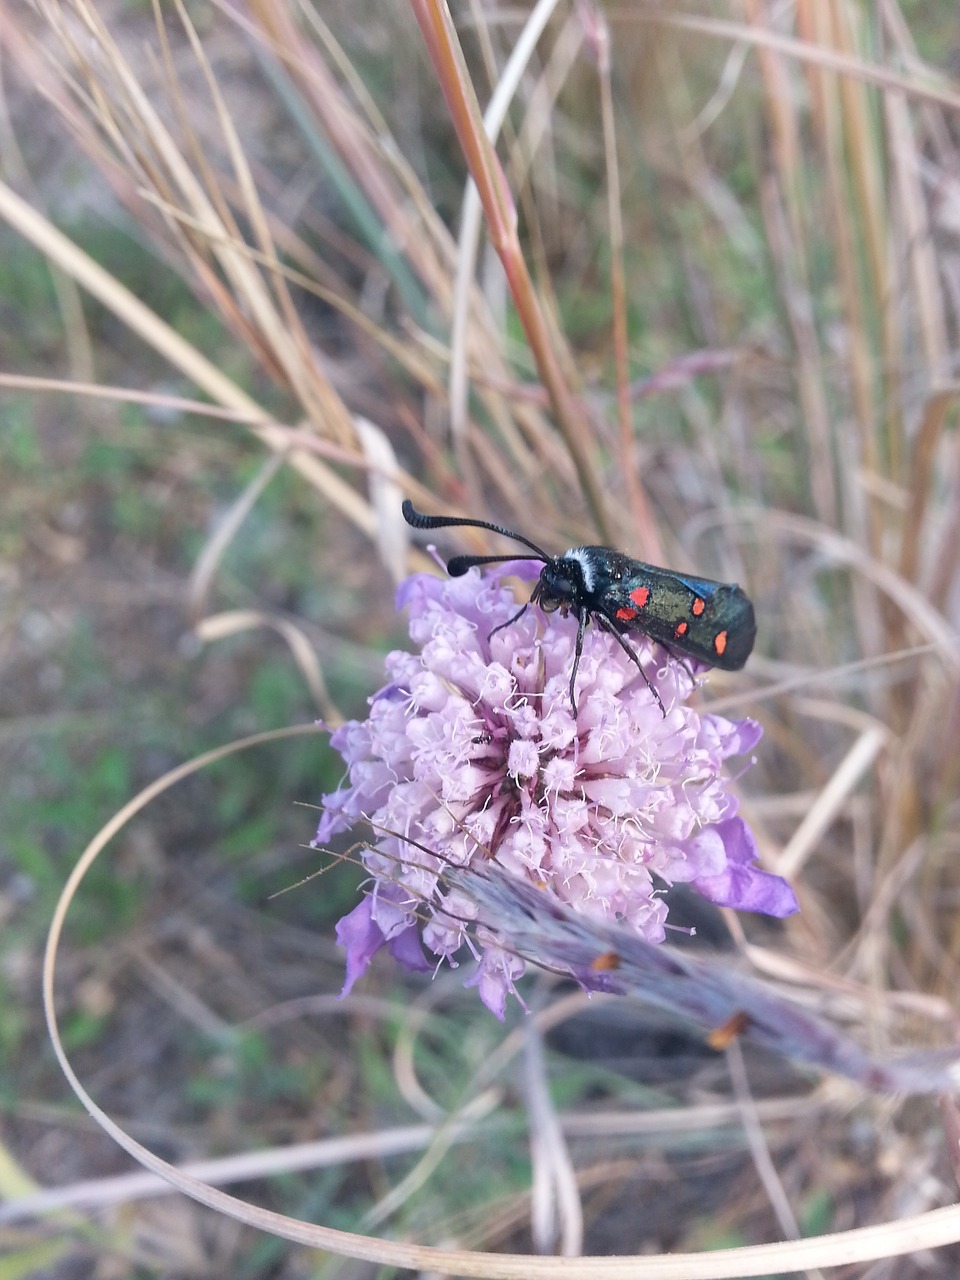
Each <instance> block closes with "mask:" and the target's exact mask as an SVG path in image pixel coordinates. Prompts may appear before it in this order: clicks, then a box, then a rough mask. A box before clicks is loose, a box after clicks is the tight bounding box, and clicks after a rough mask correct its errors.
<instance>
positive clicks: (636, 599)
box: [630, 587, 650, 609]
mask: <svg viewBox="0 0 960 1280" xmlns="http://www.w3.org/2000/svg"><path fill="white" fill-rule="evenodd" d="M630 599H631V600H632V601H633V603H634V604H635V605H636V606H637V608H638V609H642V608H643V607H644V606H645V605H646V603H647V601H648V600H649V599H650V588H649V587H634V589H633V590H632V591H631V592H630Z"/></svg>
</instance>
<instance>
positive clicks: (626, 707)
mask: <svg viewBox="0 0 960 1280" xmlns="http://www.w3.org/2000/svg"><path fill="white" fill-rule="evenodd" d="M540 567H541V566H540V565H539V564H537V563H536V562H533V561H514V562H511V563H510V564H509V565H505V566H498V567H497V569H496V571H494V572H492V573H491V572H487V573H485V574H483V575H481V574H480V573H479V571H477V570H471V571H470V572H469V573H467V574H465V575H464V576H463V577H461V578H449V579H441V578H436V577H433V576H431V575H429V574H415V575H414V576H413V577H411V578H408V579H407V581H406V582H405V583H403V584H402V585H401V587H400V589H399V592H398V595H397V604H398V607H401V608H402V607H404V606H406V607H407V608H408V609H409V612H410V637H411V639H412V640H413V642H414V644H415V645H416V646H417V648H418V650H419V652H417V653H404V652H398V651H395V652H393V653H391V654H389V655H388V656H387V660H386V666H387V672H388V675H389V683H388V684H387V685H386V686H385V687H384V688H383V689H382V690H381V691H380V692H379V693H378V694H376V695H375V696H374V697H373V698H372V699H371V703H370V714H369V716H368V718H367V719H366V720H363V721H351V722H349V723H348V724H345V725H344V726H343V727H342V728H340V729H337V730H336V731H335V732H334V733H333V735H332V737H331V743H332V744H333V746H335V747H336V748H337V750H338V751H339V752H340V753H341V755H342V756H343V758H344V760H345V762H346V765H347V770H348V775H349V785H347V786H345V787H343V788H342V789H341V790H339V791H336V792H334V793H333V794H332V795H329V796H326V797H325V798H324V805H325V811H324V815H323V818H322V819H321V822H320V826H319V828H318V831H317V837H316V843H317V844H325V843H326V842H327V841H328V840H329V839H330V837H331V836H333V835H335V834H336V833H337V832H340V831H344V830H346V829H348V828H350V827H352V826H353V825H354V823H355V822H357V821H359V820H361V819H366V820H368V821H369V822H370V823H371V825H372V826H373V828H374V832H375V836H376V838H375V841H374V843H373V845H372V847H371V848H370V849H368V850H367V851H366V853H365V854H364V862H365V865H366V867H367V869H368V871H369V872H370V876H371V880H370V890H369V894H368V896H367V897H365V898H364V900H363V901H362V902H361V903H360V905H359V906H358V907H356V908H355V910H354V911H352V912H351V913H350V914H349V915H348V916H346V917H345V918H344V919H343V920H341V921H340V924H339V926H338V928H337V937H338V940H339V942H340V944H341V946H343V947H345V949H346V952H347V981H346V985H345V987H344V994H346V992H347V991H349V989H350V987H351V986H352V985H353V983H354V982H355V981H356V979H357V978H358V977H359V976H360V974H361V973H363V971H364V970H365V969H366V967H367V965H368V964H369V962H370V959H371V957H372V956H373V955H374V954H375V953H376V952H377V951H378V950H379V949H380V948H381V947H383V946H385V945H388V946H389V947H390V950H391V951H392V953H393V955H394V956H395V957H396V958H397V959H399V960H401V961H402V962H403V963H405V964H407V965H408V966H410V967H414V968H419V969H425V968H427V967H429V966H428V962H427V960H426V959H425V957H424V954H423V951H422V950H421V946H420V941H421V939H422V944H423V947H425V948H426V950H427V951H428V952H430V953H432V955H433V956H435V957H439V958H440V959H444V960H446V961H448V962H449V963H451V964H454V963H455V960H454V956H455V954H456V952H457V951H458V950H459V949H460V948H461V946H462V945H463V944H464V942H465V941H468V938H467V928H468V926H469V925H470V922H471V921H472V920H473V919H474V917H475V916H476V914H477V907H476V904H475V903H474V902H473V901H472V899H471V898H470V897H469V895H467V894H465V893H463V892H462V891H459V890H458V889H457V888H456V887H451V886H450V885H449V884H448V883H447V882H446V881H441V874H442V872H443V871H444V869H445V868H447V867H449V866H451V865H452V866H469V865H471V864H474V865H483V864H484V863H486V862H487V861H488V860H490V859H495V860H496V863H497V865H498V866H499V867H500V868H501V869H502V871H504V872H505V873H506V874H507V875H508V876H512V877H514V878H516V879H519V880H521V881H522V882H524V883H526V884H528V885H535V886H538V887H542V888H545V889H547V890H548V891H549V892H550V893H552V894H553V895H554V896H555V897H556V898H557V899H559V900H560V901H561V902H562V903H565V904H567V905H568V906H569V907H571V908H573V909H574V910H575V911H577V912H578V913H580V914H581V915H582V916H584V917H587V918H591V917H592V918H595V919H597V920H599V921H603V922H607V923H619V924H621V925H624V926H626V927H627V928H629V929H632V930H633V931H634V932H635V933H636V934H638V935H639V936H640V937H642V938H644V939H646V940H647V941H648V942H662V941H663V938H664V932H665V924H666V915H667V908H666V905H665V903H664V901H663V898H662V896H661V895H660V893H658V891H657V885H658V883H661V884H662V883H666V884H668V885H669V884H675V883H678V882H686V883H688V884H690V885H691V886H692V887H693V888H694V889H696V890H697V891H698V892H699V893H700V894H702V895H703V896H704V897H706V898H708V899H709V900H710V901H712V902H716V903H720V904H721V905H723V906H730V907H739V908H741V909H744V910H749V911H763V912H766V913H767V914H769V915H775V916H784V915H789V914H791V913H792V912H793V911H796V910H797V902H796V899H795V897H794V895H793V891H792V890H791V888H790V886H789V885H788V884H787V883H786V882H785V881H784V880H782V879H780V877H779V876H775V875H771V874H769V873H768V872H765V871H762V870H760V869H759V868H758V867H757V866H756V858H757V849H756V845H755V844H754V841H753V837H752V835H751V833H750V831H749V829H748V828H747V826H746V824H745V823H744V822H743V820H742V819H741V818H738V817H737V816H736V814H737V802H736V799H735V797H734V796H733V795H731V794H730V792H729V791H728V790H727V789H726V783H725V778H724V776H723V774H722V772H721V769H722V765H723V762H724V761H725V760H726V759H727V758H728V757H730V756H734V755H739V754H742V753H744V752H748V751H750V750H751V749H752V748H753V747H754V746H755V744H756V743H757V741H758V740H759V738H760V734H761V729H760V726H759V725H758V724H756V723H755V722H754V721H752V720H740V721H730V720H726V719H724V718H722V717H721V716H716V715H709V714H701V713H698V712H697V711H695V710H693V709H692V708H691V707H688V706H686V705H685V704H684V699H685V698H686V697H688V696H689V694H690V692H691V689H692V685H693V681H692V679H691V675H690V673H689V671H688V670H687V669H685V667H684V666H683V665H681V664H680V663H679V662H677V661H675V660H673V659H671V658H668V657H667V656H666V655H665V654H664V651H663V650H662V649H661V648H659V647H658V646H657V645H655V644H653V643H652V642H650V641H648V640H647V639H646V637H643V636H639V635H631V637H630V639H631V642H632V643H633V644H634V645H635V648H636V650H637V652H638V654H639V655H640V657H641V660H642V661H643V663H644V667H645V670H646V671H647V673H648V675H649V677H650V680H651V681H652V682H653V683H654V684H655V685H656V688H657V690H658V692H659V694H660V697H661V699H662V701H663V705H664V706H665V707H666V708H667V715H666V716H665V717H664V715H663V714H662V712H661V710H660V708H659V706H658V705H657V703H656V700H655V698H654V696H653V694H652V693H651V691H650V689H649V688H648V687H647V685H646V684H645V682H644V681H643V679H642V677H641V676H640V674H639V672H638V671H637V669H636V667H635V666H634V665H633V663H631V662H630V660H629V658H628V657H627V655H626V654H625V653H623V651H622V650H621V648H620V647H619V646H618V645H617V644H616V642H615V641H614V640H613V638H612V637H610V636H609V635H607V634H605V633H604V632H603V631H601V630H599V629H598V628H594V627H591V628H589V629H588V631H587V634H586V636H585V641H584V649H583V658H582V660H581V663H580V671H579V675H578V677H577V707H578V713H577V717H576V719H574V717H573V713H572V708H571V706H570V697H569V680H570V669H571V664H572V662H573V646H574V640H575V636H576V624H575V621H574V620H573V619H572V618H571V619H568V620H564V619H563V618H562V617H560V616H558V615H554V616H553V617H552V618H551V619H549V620H548V619H547V618H546V616H545V615H544V614H542V613H541V612H540V610H538V609H537V608H536V607H533V606H532V607H530V608H528V609H527V611H526V613H524V615H523V616H522V617H521V618H519V619H518V620H517V621H515V622H513V623H512V624H511V625H510V626H508V627H505V628H504V629H503V630H502V631H498V632H497V633H496V635H493V636H492V637H491V636H490V632H491V631H492V630H493V629H494V628H495V627H497V626H499V625H500V624H501V623H504V622H507V621H508V620H509V619H510V618H512V617H513V616H514V615H515V614H516V612H517V600H516V598H515V597H514V595H513V594H512V592H511V591H509V590H508V589H507V587H505V586H503V585H501V578H502V577H504V576H506V575H508V574H509V575H512V576H515V577H520V578H523V579H525V580H531V579H534V578H536V576H537V574H538V572H539V570H540ZM469 942H470V945H471V947H472V948H473V950H474V953H475V954H476V955H477V957H478V959H479V968H478V972H477V974H476V975H475V977H474V978H473V979H471V982H472V983H473V984H474V985H476V986H478V987H479V990H480V996H481V999H482V1000H483V1002H484V1004H486V1005H487V1007H488V1008H489V1009H491V1010H492V1011H493V1012H494V1013H496V1014H497V1015H498V1016H499V1017H502V1016H503V1010H504V1005H505V1002H506V997H507V993H508V992H509V991H511V990H513V989H514V983H515V981H516V979H517V978H518V977H519V976H520V975H521V974H522V973H523V970H524V967H525V966H524V962H523V961H522V960H521V959H520V958H519V957H517V956H516V955H514V954H513V953H512V952H511V950H510V937H509V936H508V935H501V934H499V933H498V932H497V930H496V927H495V926H492V925H491V923H490V922H489V921H485V922H484V923H482V924H480V925H478V926H477V928H476V929H474V930H472V931H471V934H470V937H469Z"/></svg>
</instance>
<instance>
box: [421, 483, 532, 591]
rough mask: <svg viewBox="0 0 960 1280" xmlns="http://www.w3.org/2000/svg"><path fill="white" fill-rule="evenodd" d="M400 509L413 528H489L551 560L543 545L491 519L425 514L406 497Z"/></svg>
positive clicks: (478, 562) (499, 557)
mask: <svg viewBox="0 0 960 1280" xmlns="http://www.w3.org/2000/svg"><path fill="white" fill-rule="evenodd" d="M400 510H401V512H402V513H403V518H404V520H406V522H407V524H408V525H410V526H411V528H413V529H447V528H454V529H460V528H470V529H489V530H490V532H491V533H499V534H501V535H502V536H503V537H504V538H512V539H513V540H514V542H522V543H523V545H524V546H525V547H529V548H530V550H531V551H535V552H536V553H537V557H538V558H539V559H540V560H542V561H543V562H544V564H546V563H547V562H548V561H549V560H550V556H548V555H547V553H546V552H545V551H544V550H543V548H542V547H538V546H537V544H536V543H535V542H531V541H530V539H529V538H525V537H524V536H523V534H522V533H514V532H513V531H512V530H511V529H504V528H503V527H502V526H501V525H499V524H490V523H489V521H487V520H467V519H466V518H461V517H460V516H425V515H423V514H422V513H421V512H419V511H417V510H416V509H415V507H414V505H413V503H412V502H411V501H410V499H409V498H404V500H403V505H402V506H401V508H400ZM455 559H456V560H458V561H462V560H464V559H471V557H469V556H466V557H465V556H456V557H455ZM491 559H493V560H513V559H516V557H515V556H493V557H491ZM473 563H474V564H489V563H490V560H486V559H484V558H483V557H480V558H479V559H476V560H474V561H473ZM469 568H470V566H469V565H467V566H466V567H465V568H463V569H461V570H460V572H461V573H466V571H467V569H469ZM453 576H454V577H459V574H454V575H453Z"/></svg>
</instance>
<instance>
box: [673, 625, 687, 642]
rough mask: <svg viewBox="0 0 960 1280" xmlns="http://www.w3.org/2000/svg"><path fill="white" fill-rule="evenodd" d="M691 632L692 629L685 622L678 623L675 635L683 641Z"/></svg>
mask: <svg viewBox="0 0 960 1280" xmlns="http://www.w3.org/2000/svg"><path fill="white" fill-rule="evenodd" d="M689 630H690V628H689V627H688V626H687V624H686V623H685V622H678V623H677V627H676V630H675V631H674V633H673V634H674V636H675V637H676V638H677V639H678V640H682V639H683V637H684V636H685V635H686V634H687V632H688V631H689Z"/></svg>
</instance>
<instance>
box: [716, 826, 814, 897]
mask: <svg viewBox="0 0 960 1280" xmlns="http://www.w3.org/2000/svg"><path fill="white" fill-rule="evenodd" d="M713 830H714V831H715V832H716V833H717V834H718V835H719V836H720V838H721V839H722V840H723V843H724V846H725V848H726V851H727V865H726V869H725V870H724V871H721V872H719V873H718V874H716V875H707V876H698V877H696V878H695V879H694V880H693V881H692V882H691V883H692V884H693V887H694V888H695V889H696V890H697V892H698V893H701V894H703V896H704V897H705V898H707V899H708V900H709V901H710V902H715V903H716V904H717V906H719V907H734V908H736V909H737V910H738V911H762V912H763V913H764V914H765V915H768V916H778V917H782V916H792V915H793V914H794V912H795V911H799V910H800V904H799V903H798V902H797V899H796V895H795V894H794V892H793V890H792V889H791V888H790V886H789V884H788V883H787V882H786V880H784V879H783V878H782V877H781V876H775V875H773V873H772V872H770V871H763V870H761V868H760V867H758V866H757V865H756V862H757V859H758V857H759V854H758V851H757V846H756V843H755V841H754V839H753V835H752V833H751V831H750V828H749V827H748V826H747V824H746V823H745V822H744V821H743V819H742V818H729V819H728V820H727V821H726V822H718V823H717V824H716V826H715V827H714V828H713Z"/></svg>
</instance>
